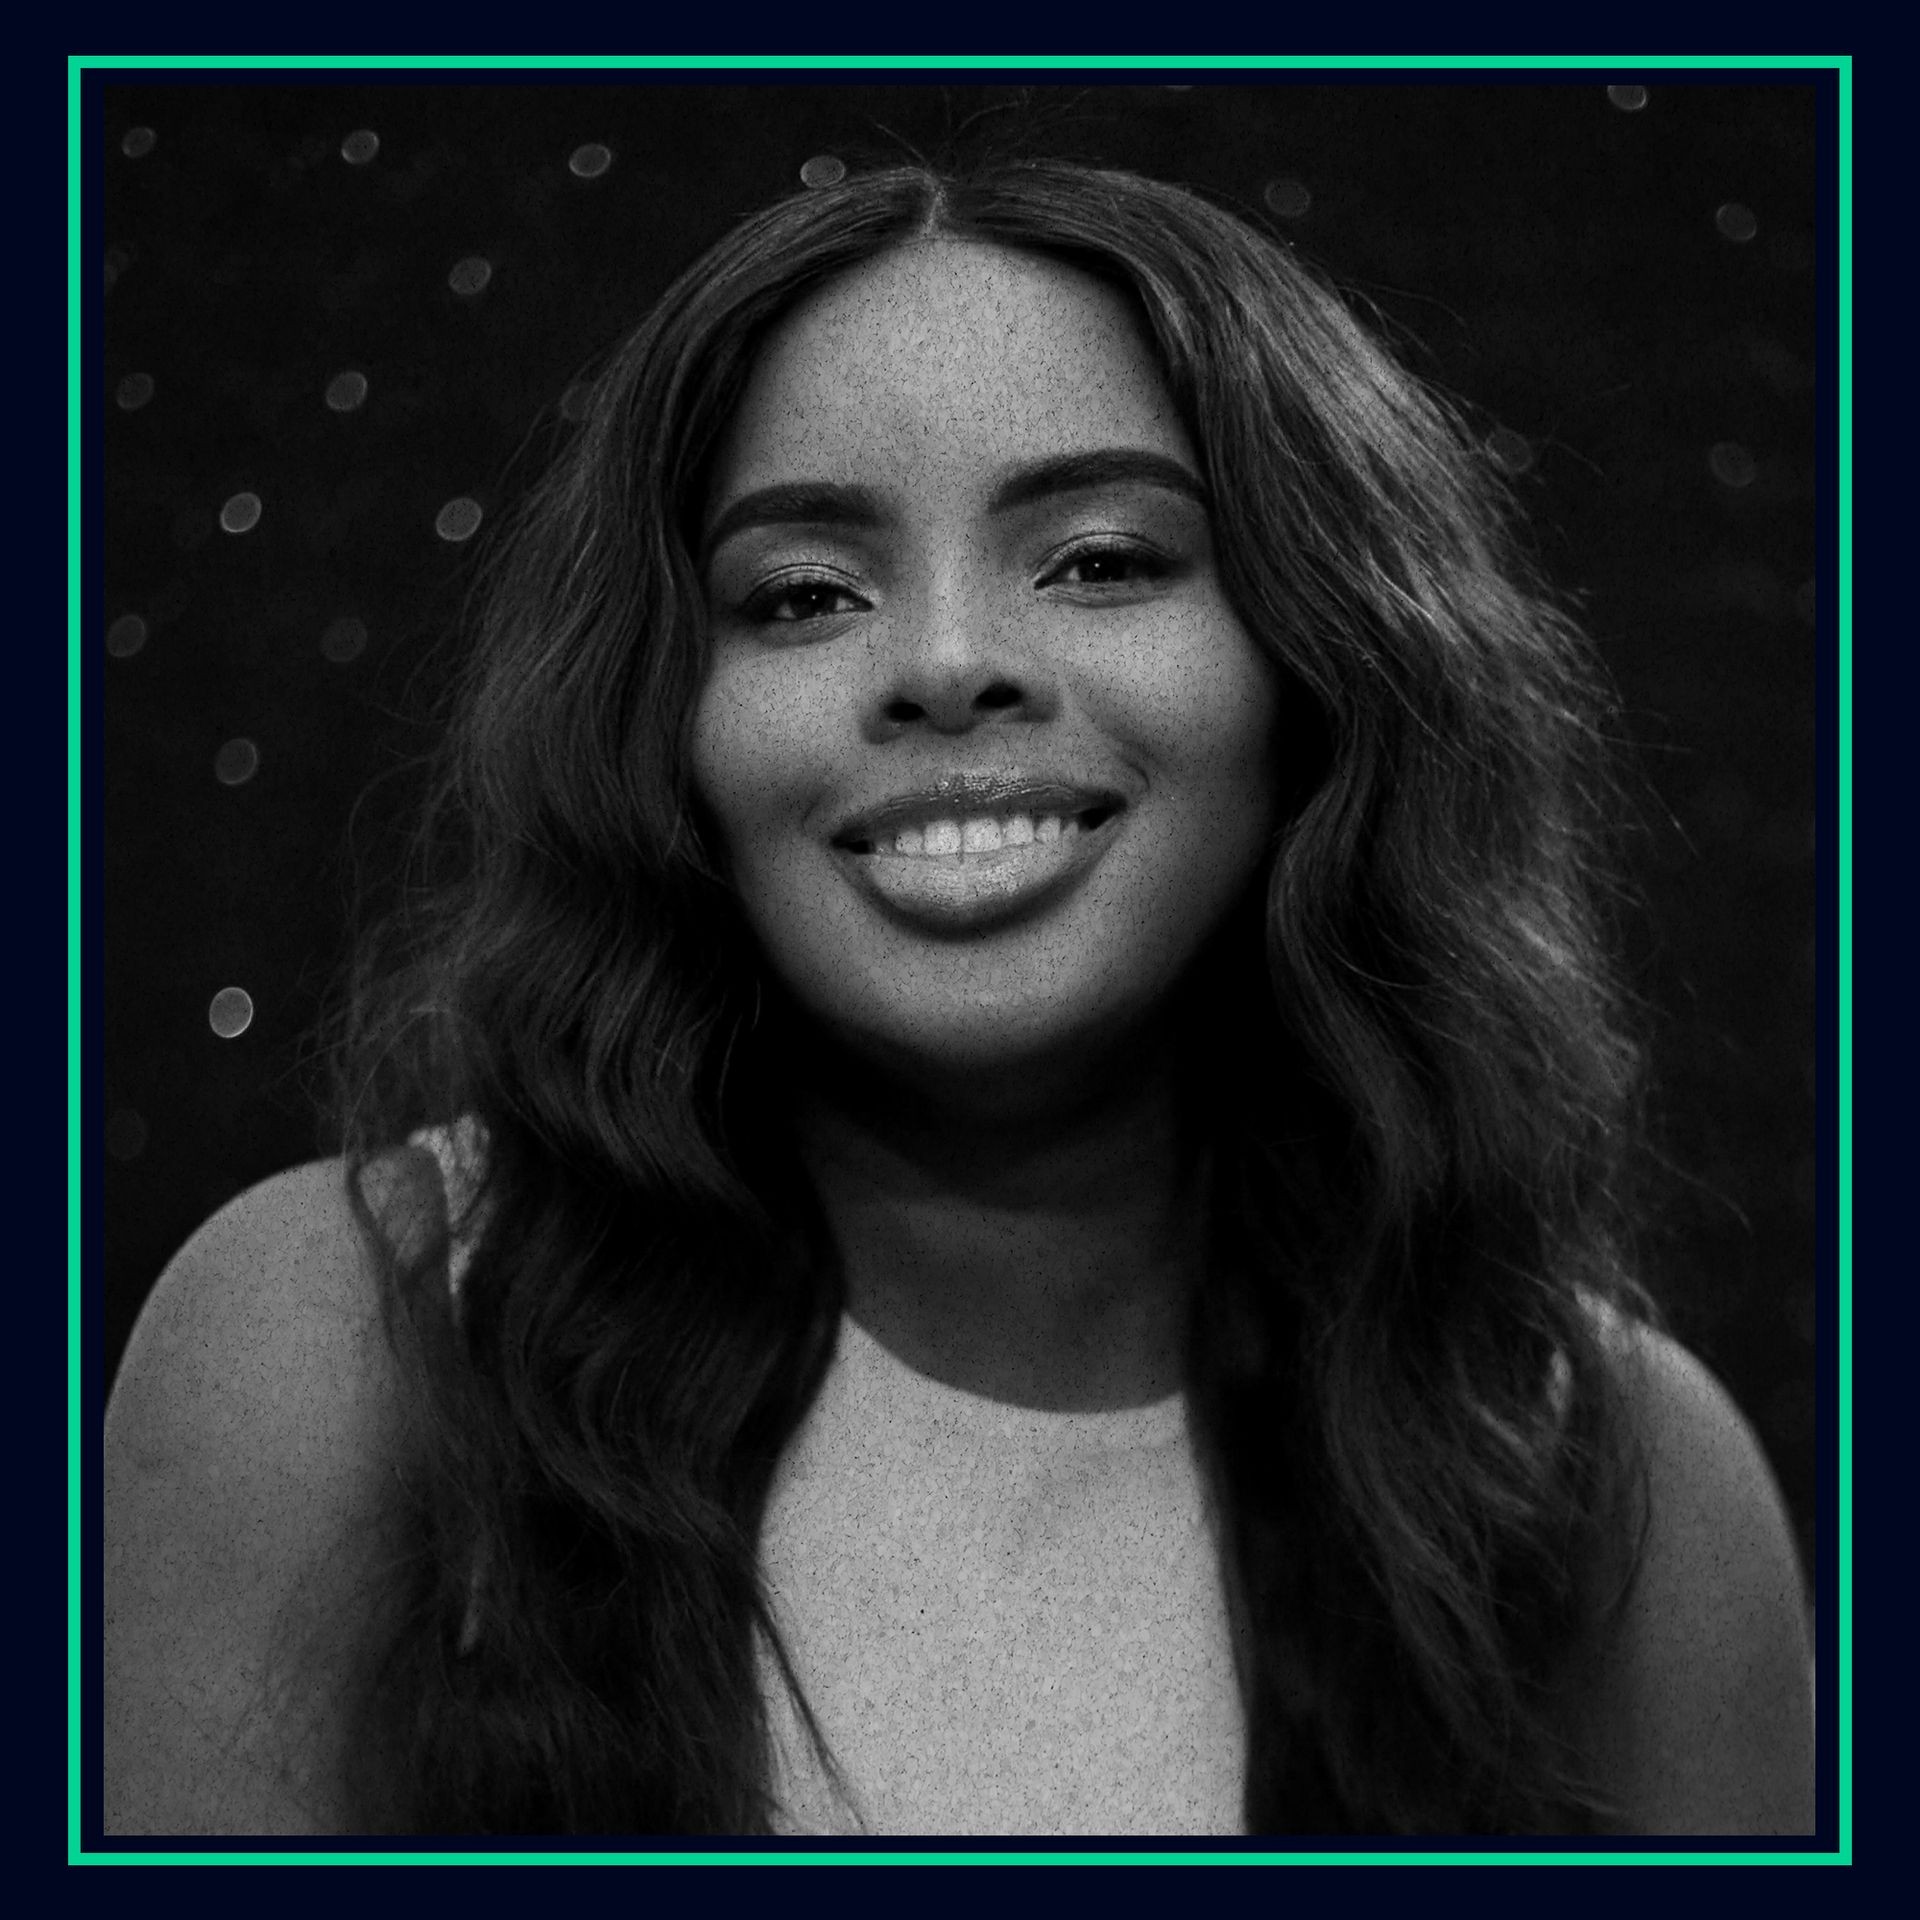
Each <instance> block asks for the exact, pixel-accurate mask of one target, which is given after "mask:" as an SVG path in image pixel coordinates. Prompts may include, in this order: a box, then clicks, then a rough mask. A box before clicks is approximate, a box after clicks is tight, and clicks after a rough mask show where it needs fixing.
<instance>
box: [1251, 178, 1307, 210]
mask: <svg viewBox="0 0 1920 1920" xmlns="http://www.w3.org/2000/svg"><path fill="white" fill-rule="evenodd" d="M1261 198H1262V199H1264V200H1265V201H1266V203H1267V211H1268V212H1269V213H1277V214H1278V215H1279V216H1280V218H1281V219H1282V220H1298V219H1299V218H1300V217H1301V216H1302V215H1303V214H1305V212H1306V211H1307V209H1308V208H1309V207H1311V206H1312V205H1313V195H1312V194H1311V193H1309V192H1308V191H1307V188H1306V183H1305V182H1304V181H1302V180H1294V179H1291V178H1289V179H1283V180H1269V181H1268V182H1267V189H1266V192H1265V193H1264V194H1262V196H1261Z"/></svg>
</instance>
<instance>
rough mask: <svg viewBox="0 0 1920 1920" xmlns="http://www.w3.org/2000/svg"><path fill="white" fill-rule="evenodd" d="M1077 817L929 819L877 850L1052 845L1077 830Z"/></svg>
mask: <svg viewBox="0 0 1920 1920" xmlns="http://www.w3.org/2000/svg"><path fill="white" fill-rule="evenodd" d="M1079 830H1080V823H1079V822H1078V821H1077V820H1073V819H1067V820H1063V819H1061V818H1060V816H1059V815H1057V814H1049V815H1047V816H1046V817H1045V818H1043V819H1040V820H1035V819H1034V818H1033V816H1032V815H1031V814H1025V813H1016V814H1012V815H1010V816H1009V817H1008V818H1006V819H1005V820H996V819H993V818H991V817H982V818H978V819H973V820H929V821H928V822H927V824H926V826H925V827H924V828H922V827H903V828H902V829H901V830H900V831H899V832H897V833H895V834H893V835H892V836H891V837H890V838H889V839H887V840H884V841H882V842H880V843H879V844H878V845H877V846H876V847H875V849H874V851H875V852H876V853H893V854H905V855H907V856H909V857H913V856H917V855H922V854H945V855H948V856H952V855H954V854H968V853H995V852H998V851H999V850H1000V849H1001V848H1002V847H1028V846H1032V845H1033V844H1034V843H1035V842H1036V841H1037V842H1038V843H1039V844H1040V845H1041V846H1051V845H1052V844H1053V843H1054V842H1055V841H1056V840H1059V839H1060V838H1061V837H1062V836H1063V835H1065V834H1068V833H1077V832H1079Z"/></svg>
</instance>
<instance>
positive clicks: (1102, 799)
mask: <svg viewBox="0 0 1920 1920" xmlns="http://www.w3.org/2000/svg"><path fill="white" fill-rule="evenodd" d="M1125 805H1126V800H1125V797H1124V796H1123V795H1121V794H1120V793H1118V792H1116V791H1115V790H1114V789H1113V788H1112V787H1103V786H1098V785H1092V784H1089V783H1087V782H1085V781H1081V780H1074V779H1070V778H1061V777H1058V776H1055V775H1052V774H1006V773H953V774H948V775H947V776H946V778H945V779H943V780H937V781H935V782H934V783H933V784H932V785H931V786H926V787H917V788H915V790H914V791H913V792H911V793H897V794H894V795H893V796H892V797H891V798H889V799H886V800H881V801H879V802H877V803H876V804H874V805H873V806H869V807H862V808H861V809H860V810H859V811H858V812H857V813H851V814H849V815H848V816H847V817H846V818H845V819H844V820H843V821H842V822H841V823H840V825H839V826H838V827H836V828H835V829H834V834H833V844H834V845H835V846H837V847H846V846H853V845H855V844H856V843H858V842H861V841H867V842H872V841H874V840H877V839H879V838H880V837H881V836H882V835H883V834H888V833H903V832H905V831H906V830H907V829H908V828H909V827H924V826H925V825H926V824H927V823H928V822H929V821H930V820H952V819H955V818H957V817H959V816H961V815H963V814H977V813H1009V814H1011V813H1027V814H1033V815H1035V816H1039V817H1044V816H1046V815H1048V814H1060V815H1078V814H1083V813H1091V812H1094V811H1113V810H1116V809H1118V808H1120V807H1123V806H1125Z"/></svg>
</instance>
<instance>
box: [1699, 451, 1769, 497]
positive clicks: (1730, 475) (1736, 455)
mask: <svg viewBox="0 0 1920 1920" xmlns="http://www.w3.org/2000/svg"><path fill="white" fill-rule="evenodd" d="M1707 465H1708V466H1709V467H1711V468H1712V469H1713V477H1714V478H1715V479H1716V480H1718V481H1719V482H1720V484H1721V485H1722V486H1723V487H1750V486H1752V485H1753V482H1754V479H1755V476H1756V475H1758V473H1759V471H1760V467H1759V463H1758V462H1757V461H1756V460H1755V459H1754V457H1753V455H1752V454H1751V453H1749V452H1748V451H1747V449H1746V448H1745V447H1743V446H1742V445H1741V444H1740V443H1739V441H1737V440H1720V441H1716V442H1715V444H1714V445H1713V446H1712V447H1711V448H1709V449H1708V452H1707Z"/></svg>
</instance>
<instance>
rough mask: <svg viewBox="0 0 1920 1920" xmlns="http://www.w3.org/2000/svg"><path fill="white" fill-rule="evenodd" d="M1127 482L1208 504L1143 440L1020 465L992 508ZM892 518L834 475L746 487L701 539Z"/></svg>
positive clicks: (711, 543)
mask: <svg viewBox="0 0 1920 1920" xmlns="http://www.w3.org/2000/svg"><path fill="white" fill-rule="evenodd" d="M1126 484H1134V485H1140V484H1144V485H1147V486H1153V487H1164V488H1165V489H1166V490H1167V491H1168V492H1169V493H1178V494H1182V495H1184V496H1185V497H1186V498H1187V499H1189V500H1193V501H1196V502H1198V504H1199V505H1200V506H1202V507H1205V506H1208V505H1209V504H1210V502H1209V498H1208V494H1207V489H1206V486H1205V484H1204V483H1203V482H1202V481H1201V480H1200V478H1199V476H1198V475H1196V474H1194V473H1193V472H1191V471H1190V470H1189V469H1188V468H1187V467H1185V466H1183V465H1182V464H1181V463H1180V462H1179V461H1178V460H1173V459H1170V458H1168V456H1167V455H1165V454H1163V453H1149V452H1148V451H1147V450H1146V449H1145V448H1144V447H1103V448H1101V449H1100V450H1099V451H1097V452H1093V453H1068V454H1062V455H1060V456H1059V457H1058V458H1056V459H1052V460H1041V461H1037V462H1036V463H1034V464H1033V465H1032V466H1025V467H1019V468H1017V469H1015V470H1014V471H1013V472H1012V473H1010V474H1008V475H1007V477H1006V478H1005V479H1004V480H1002V481H1001V482H1000V484H999V485H998V486H997V487H996V488H994V490H993V494H992V496H991V497H990V498H989V500H988V501H987V511H988V512H989V513H992V514H1000V513H1011V512H1013V511H1014V510H1015V509H1016V508H1018V507H1026V506H1032V505H1033V504H1034V503H1035V502H1036V501H1039V500H1046V499H1051V498H1052V497H1053V496H1054V495H1056V494H1062V493H1084V492H1086V491H1088V490H1090V489H1092V488H1094V487H1112V486H1121V485H1126ZM887 517H888V516H887V512H886V508H885V505H884V504H883V502H882V499H881V496H880V494H879V493H878V492H877V491H876V490H875V489H873V488H872V487H863V486H849V485H845V484H843V483H841V482H838V481H832V480H803V481H795V482H790V483H787V484H784V485H781V486H774V487H760V488H758V489H756V490H755V491H754V492H752V493H746V494H742V495H741V496H740V498H739V499H738V500H736V501H734V502H733V503H732V504H731V505H730V506H728V507H727V508H726V509H725V510H724V511H723V512H722V513H720V514H719V515H718V517H717V518H716V519H715V520H714V523H713V525H712V526H711V527H709V528H708V529H707V533H706V537H705V539H704V540H703V541H702V542H701V549H700V550H701V558H702V561H703V562H704V561H705V560H706V559H707V558H709V557H710V556H711V555H712V553H713V551H714V549H715V548H716V547H718V546H719V545H720V544H721V543H722V542H723V541H726V540H730V539H732V538H733V536H734V535H735V534H736V533H743V532H745V531H746V529H747V528H749V527H790V526H811V527H880V526H884V525H885V524H886V522H887Z"/></svg>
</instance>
